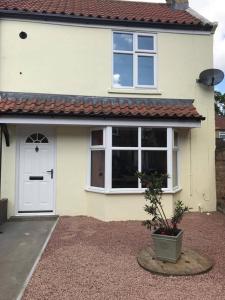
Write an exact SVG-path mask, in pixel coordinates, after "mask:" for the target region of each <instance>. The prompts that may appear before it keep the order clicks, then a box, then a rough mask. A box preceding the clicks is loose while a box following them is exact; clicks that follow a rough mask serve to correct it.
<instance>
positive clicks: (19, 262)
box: [0, 218, 56, 300]
mask: <svg viewBox="0 0 225 300" xmlns="http://www.w3.org/2000/svg"><path fill="white" fill-rule="evenodd" d="M55 222H56V218H37V219H36V218H35V219H16V218H15V219H13V221H10V222H7V223H5V224H4V225H2V226H0V232H2V233H0V300H14V299H17V297H18V295H19V293H20V292H21V290H22V288H23V285H24V283H25V281H26V279H27V276H28V275H29V273H30V271H31V269H32V267H33V265H34V263H35V261H36V259H37V257H38V255H39V254H40V251H41V250H42V247H43V245H44V243H45V241H46V239H47V238H48V236H49V234H50V232H51V229H52V228H53V226H54V224H55Z"/></svg>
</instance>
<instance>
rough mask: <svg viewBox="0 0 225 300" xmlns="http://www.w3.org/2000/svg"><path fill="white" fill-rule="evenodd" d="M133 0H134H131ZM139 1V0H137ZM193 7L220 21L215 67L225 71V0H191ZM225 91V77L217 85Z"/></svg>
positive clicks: (215, 44) (222, 91)
mask: <svg viewBox="0 0 225 300" xmlns="http://www.w3.org/2000/svg"><path fill="white" fill-rule="evenodd" d="M131 1H132V0H131ZM135 1H139V0H135ZM141 1H145V2H166V1H164V0H149V1H148V0H141ZM189 5H190V7H191V8H193V9H194V10H196V11H197V12H198V13H200V14H201V15H203V16H204V17H205V18H207V19H209V20H210V21H212V22H218V27H217V30H216V33H215V36H214V67H215V68H218V69H221V70H222V71H223V72H225V1H224V0H189ZM215 89H216V90H218V91H220V92H221V93H225V79H224V80H223V81H222V83H221V84H219V85H218V86H216V87H215Z"/></svg>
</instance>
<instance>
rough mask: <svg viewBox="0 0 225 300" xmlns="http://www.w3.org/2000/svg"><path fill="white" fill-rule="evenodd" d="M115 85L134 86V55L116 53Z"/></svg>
mask: <svg viewBox="0 0 225 300" xmlns="http://www.w3.org/2000/svg"><path fill="white" fill-rule="evenodd" d="M113 70H114V72H113V86H115V87H120V86H133V55H132V54H114V68H113Z"/></svg>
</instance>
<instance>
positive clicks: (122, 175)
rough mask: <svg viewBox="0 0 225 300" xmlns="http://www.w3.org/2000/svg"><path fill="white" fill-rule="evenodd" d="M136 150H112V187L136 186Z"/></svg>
mask: <svg viewBox="0 0 225 300" xmlns="http://www.w3.org/2000/svg"><path fill="white" fill-rule="evenodd" d="M137 170H138V151H127V150H125V151H120V150H113V151H112V187H113V188H137V187H138V180H137V177H136V176H135V173H136V172H137Z"/></svg>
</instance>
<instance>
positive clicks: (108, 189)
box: [86, 126, 180, 194]
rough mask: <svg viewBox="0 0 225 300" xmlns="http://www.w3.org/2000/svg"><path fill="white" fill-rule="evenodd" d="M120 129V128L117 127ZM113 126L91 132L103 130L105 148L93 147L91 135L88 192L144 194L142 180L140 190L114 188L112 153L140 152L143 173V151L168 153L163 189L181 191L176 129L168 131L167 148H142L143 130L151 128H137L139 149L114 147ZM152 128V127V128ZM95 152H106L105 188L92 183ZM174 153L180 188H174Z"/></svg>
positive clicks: (170, 191)
mask: <svg viewBox="0 0 225 300" xmlns="http://www.w3.org/2000/svg"><path fill="white" fill-rule="evenodd" d="M115 127H118V126H115ZM112 128H113V127H112V126H107V127H105V128H104V129H103V128H94V129H92V130H91V132H92V131H93V130H99V129H103V139H104V147H103V146H100V147H99V146H91V134H90V143H89V144H90V147H89V163H88V165H89V166H88V170H89V171H88V181H87V182H88V184H87V188H86V190H88V191H93V192H99V193H105V194H127V193H144V191H145V188H142V187H141V182H140V180H139V181H138V188H112V151H113V150H133V151H138V171H139V172H141V162H142V151H167V174H168V176H169V177H168V181H167V188H164V189H163V192H164V193H173V192H176V191H178V190H180V189H179V174H180V170H179V140H178V145H177V146H175V145H174V129H173V128H166V129H167V146H166V147H142V146H141V130H142V128H149V127H137V128H138V146H137V147H113V146H112ZM151 128H152V127H151ZM94 150H104V151H105V187H104V188H99V187H93V186H91V185H90V183H91V151H94ZM173 151H177V154H178V156H177V171H178V174H177V176H178V186H173V176H172V175H173V161H172V159H173Z"/></svg>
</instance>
